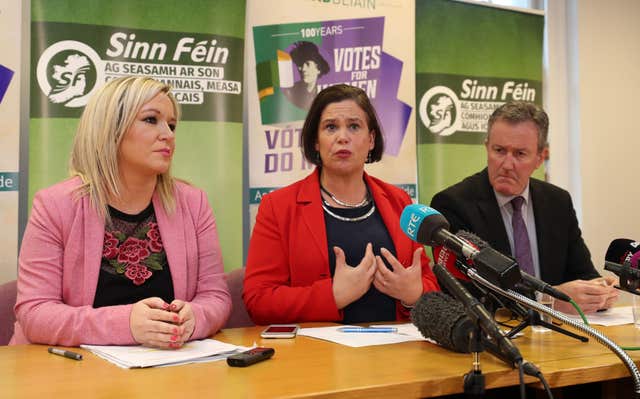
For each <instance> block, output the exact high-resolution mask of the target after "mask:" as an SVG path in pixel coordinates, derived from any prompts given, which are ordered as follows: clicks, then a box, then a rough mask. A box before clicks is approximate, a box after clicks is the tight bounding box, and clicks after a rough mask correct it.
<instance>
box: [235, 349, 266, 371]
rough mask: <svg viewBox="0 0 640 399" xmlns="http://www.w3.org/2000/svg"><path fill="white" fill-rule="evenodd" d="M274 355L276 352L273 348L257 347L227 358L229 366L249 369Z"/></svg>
mask: <svg viewBox="0 0 640 399" xmlns="http://www.w3.org/2000/svg"><path fill="white" fill-rule="evenodd" d="M274 353H276V351H275V350H274V349H273V348H263V347H257V348H253V349H249V350H248V351H244V352H242V353H236V354H235V355H231V356H229V357H227V364H228V365H229V366H231V367H247V366H251V365H252V364H254V363H258V362H261V361H263V360H267V359H269V358H270V357H272V356H273V354H274Z"/></svg>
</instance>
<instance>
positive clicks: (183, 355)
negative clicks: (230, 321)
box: [80, 339, 249, 368]
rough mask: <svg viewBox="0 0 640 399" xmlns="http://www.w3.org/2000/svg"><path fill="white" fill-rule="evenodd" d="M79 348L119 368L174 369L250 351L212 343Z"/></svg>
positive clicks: (244, 348)
mask: <svg viewBox="0 0 640 399" xmlns="http://www.w3.org/2000/svg"><path fill="white" fill-rule="evenodd" d="M80 347H81V348H84V349H87V350H89V351H91V352H92V353H94V354H96V355H97V356H100V357H101V358H103V359H105V360H108V361H110V362H111V363H114V364H116V365H118V366H119V367H122V368H141V367H154V366H176V365H179V364H187V363H196V362H197V363H200V362H210V361H215V360H221V359H226V358H227V356H229V355H231V354H234V353H238V352H242V351H245V350H248V349H249V348H246V347H243V346H236V345H231V344H227V343H225V342H220V341H216V340H213V339H203V340H199V341H191V342H187V343H186V344H184V346H183V347H182V348H180V349H157V348H147V347H145V346H113V345H108V346H103V345H80Z"/></svg>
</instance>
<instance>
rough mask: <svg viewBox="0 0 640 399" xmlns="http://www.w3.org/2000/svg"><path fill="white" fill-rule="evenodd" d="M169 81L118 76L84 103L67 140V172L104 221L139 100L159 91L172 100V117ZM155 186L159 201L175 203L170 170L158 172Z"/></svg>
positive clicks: (143, 101)
mask: <svg viewBox="0 0 640 399" xmlns="http://www.w3.org/2000/svg"><path fill="white" fill-rule="evenodd" d="M170 90H171V87H170V86H168V85H166V84H164V83H162V82H159V81H157V80H155V79H152V78H149V77H143V76H139V77H135V76H128V77H121V78H118V79H114V80H112V81H110V82H108V83H106V84H105V85H104V86H103V87H102V88H101V89H100V90H98V92H96V93H95V94H94V95H93V96H92V97H91V99H90V100H89V103H88V104H87V106H86V107H85V109H84V112H83V113H82V116H81V117H80V122H79V123H78V130H77V131H76V135H75V138H74V141H73V149H72V150H71V159H70V162H69V172H70V174H71V176H79V177H80V178H81V179H82V185H81V186H80V187H78V188H77V189H76V193H77V194H78V195H79V196H83V195H88V196H89V199H90V201H91V204H92V205H93V206H94V207H95V209H96V211H97V212H98V214H99V215H100V216H101V217H103V218H104V220H105V221H106V222H110V221H111V218H110V217H109V211H108V201H109V198H112V197H116V198H117V197H119V196H120V187H121V181H120V180H121V179H120V170H119V167H118V150H119V148H120V143H121V142H122V138H123V137H124V135H125V133H126V132H127V130H129V127H130V126H131V125H132V124H133V122H134V121H135V118H136V116H137V114H138V112H139V111H140V109H141V108H142V106H143V105H144V104H146V103H147V102H149V101H151V100H152V99H153V98H154V97H155V96H156V95H158V94H159V93H165V94H166V95H167V97H169V99H170V100H171V103H172V104H173V108H174V112H175V114H176V119H178V118H179V113H180V110H179V106H178V102H177V101H176V99H175V97H174V96H173V94H171V92H170ZM156 191H157V192H158V194H159V195H160V199H161V201H162V206H163V207H164V209H165V210H166V211H167V212H168V213H170V212H173V210H174V209H175V197H174V178H173V177H172V176H171V172H170V170H167V171H166V172H165V173H162V174H160V175H158V182H157V184H156Z"/></svg>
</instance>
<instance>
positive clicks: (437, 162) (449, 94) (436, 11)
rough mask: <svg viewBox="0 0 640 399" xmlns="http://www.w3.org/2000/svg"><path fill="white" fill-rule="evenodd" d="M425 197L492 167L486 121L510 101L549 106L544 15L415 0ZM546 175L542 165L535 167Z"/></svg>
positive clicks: (420, 177)
mask: <svg viewBox="0 0 640 399" xmlns="http://www.w3.org/2000/svg"><path fill="white" fill-rule="evenodd" d="M416 21H420V22H419V23H416V43H418V45H417V46H416V104H417V105H416V106H417V108H418V110H417V114H418V116H417V119H418V122H417V143H418V182H419V187H420V203H423V204H428V203H429V202H430V201H431V197H432V196H433V195H434V194H435V193H436V192H438V191H440V190H442V189H443V188H445V187H447V186H449V185H451V184H454V183H457V182H458V181H460V180H462V179H463V178H464V177H466V176H469V175H471V174H473V173H475V172H478V171H480V170H481V169H482V168H483V167H484V166H485V165H486V153H485V149H484V145H482V144H483V143H484V139H485V137H486V132H487V120H488V119H489V116H490V115H491V113H492V112H493V110H495V109H496V108H497V107H498V106H500V105H501V104H503V103H505V102H506V101H510V100H521V101H531V102H535V103H537V104H542V40H543V27H544V18H543V16H542V15H541V14H540V13H533V12H532V13H527V12H522V11H516V10H512V9H505V8H497V7H490V6H484V5H480V4H472V3H465V2H457V1H449V0H416ZM536 173H537V174H542V172H541V171H538V172H536Z"/></svg>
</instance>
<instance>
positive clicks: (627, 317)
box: [565, 306, 633, 326]
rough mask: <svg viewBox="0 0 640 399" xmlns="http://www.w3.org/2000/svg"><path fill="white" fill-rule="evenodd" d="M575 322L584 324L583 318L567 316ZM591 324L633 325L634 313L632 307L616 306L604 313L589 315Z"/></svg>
mask: <svg viewBox="0 0 640 399" xmlns="http://www.w3.org/2000/svg"><path fill="white" fill-rule="evenodd" d="M565 316H567V317H569V318H571V319H573V320H575V321H578V322H582V318H581V317H580V316H576V315H565ZM587 320H588V321H589V324H599V325H601V326H619V325H622V324H631V323H633V312H632V311H631V306H615V307H612V308H610V309H607V310H605V311H602V312H596V313H592V314H588V315H587Z"/></svg>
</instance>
